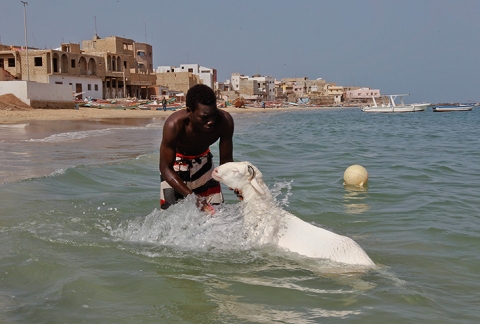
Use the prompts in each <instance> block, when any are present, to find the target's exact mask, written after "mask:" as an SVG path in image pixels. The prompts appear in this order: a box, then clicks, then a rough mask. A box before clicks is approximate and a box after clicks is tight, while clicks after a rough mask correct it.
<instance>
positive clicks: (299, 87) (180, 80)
mask: <svg viewBox="0 0 480 324" xmlns="http://www.w3.org/2000/svg"><path fill="white" fill-rule="evenodd" d="M12 81H27V83H28V86H26V85H20V83H18V82H12ZM198 83H203V84H206V85H208V86H210V87H211V88H212V89H214V90H215V92H216V94H217V98H218V99H219V100H220V101H224V102H225V103H227V102H241V104H251V105H261V104H263V105H265V103H267V104H281V103H283V102H289V103H296V104H309V105H324V106H350V105H357V106H358V105H364V104H368V103H370V102H371V98H372V96H373V97H380V90H378V89H370V88H368V87H346V86H340V85H337V84H335V83H333V82H328V81H326V80H323V79H321V78H319V79H315V80H310V79H308V78H307V77H301V78H293V77H292V78H282V79H281V80H277V79H275V78H274V77H271V76H262V75H253V76H246V75H243V74H241V73H232V74H231V78H230V79H229V80H225V81H218V80H217V70H216V69H215V68H211V67H204V66H201V65H199V64H181V65H180V66H178V67H175V66H158V67H157V68H154V66H153V48H152V46H151V45H150V44H146V43H141V42H136V41H134V40H132V39H128V38H123V37H118V36H109V37H105V38H100V37H98V36H97V35H95V36H94V37H93V38H92V39H91V40H83V41H82V43H81V44H78V43H64V44H61V46H60V47H59V48H55V49H37V48H30V47H29V48H28V51H27V50H25V47H24V46H15V45H5V44H0V95H2V94H6V93H14V94H15V95H16V96H17V97H18V98H20V99H21V100H22V101H24V102H26V103H27V104H29V105H30V106H32V107H34V108H69V107H71V106H72V105H73V102H74V101H73V100H72V99H78V100H87V99H91V98H98V99H105V100H112V99H117V98H135V99H146V100H155V99H161V98H163V97H165V98H167V99H169V100H171V101H172V100H177V101H182V100H184V96H185V93H186V92H187V90H188V89H189V88H190V87H191V86H193V85H195V84H198ZM239 99H240V101H239Z"/></svg>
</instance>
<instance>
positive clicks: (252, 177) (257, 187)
mask: <svg viewBox="0 0 480 324" xmlns="http://www.w3.org/2000/svg"><path fill="white" fill-rule="evenodd" d="M247 167H248V173H249V174H250V177H249V178H248V180H250V184H251V185H252V187H253V188H255V190H257V191H258V193H259V194H261V195H264V194H265V191H263V189H262V187H261V186H260V184H259V183H258V181H257V179H255V175H256V173H255V169H254V168H253V167H252V166H251V165H250V164H249V165H248V166H247Z"/></svg>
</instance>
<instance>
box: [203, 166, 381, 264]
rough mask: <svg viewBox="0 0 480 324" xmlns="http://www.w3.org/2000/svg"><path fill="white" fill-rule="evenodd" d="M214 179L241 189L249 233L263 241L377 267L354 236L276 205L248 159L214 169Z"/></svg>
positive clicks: (324, 256) (338, 259) (314, 256)
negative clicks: (314, 224)
mask: <svg viewBox="0 0 480 324" xmlns="http://www.w3.org/2000/svg"><path fill="white" fill-rule="evenodd" d="M212 176H213V178H214V179H215V180H217V181H220V182H222V183H224V184H225V185H227V186H228V187H230V188H235V189H238V190H241V191H242V196H243V204H244V217H245V224H246V226H247V228H248V233H249V235H250V236H251V237H253V238H254V239H256V240H257V241H258V242H259V243H260V244H277V245H278V246H280V247H282V248H284V249H286V250H288V251H291V252H296V253H298V254H301V255H304V256H307V257H312V258H321V259H328V260H332V261H335V262H341V263H345V264H352V265H362V266H369V267H370V266H374V265H375V264H374V263H373V261H372V260H371V259H370V258H369V257H368V255H367V254H366V253H365V251H364V250H363V249H362V248H361V247H360V246H359V245H358V244H357V243H356V242H355V241H353V240H352V239H350V238H348V237H346V236H342V235H338V234H335V233H332V232H330V231H327V230H325V229H323V228H320V227H316V226H313V225H311V224H309V223H306V222H304V221H302V220H301V219H300V218H298V217H296V216H294V215H292V214H290V213H289V212H287V211H285V210H283V209H281V208H279V207H277V206H275V205H274V203H273V197H272V195H271V194H270V192H269V190H268V187H267V186H266V185H265V184H264V183H263V180H262V173H261V172H260V171H259V170H258V169H257V168H256V167H255V166H254V165H252V164H251V163H249V162H229V163H225V164H222V165H220V166H218V167H217V168H215V170H214V171H213V173H212Z"/></svg>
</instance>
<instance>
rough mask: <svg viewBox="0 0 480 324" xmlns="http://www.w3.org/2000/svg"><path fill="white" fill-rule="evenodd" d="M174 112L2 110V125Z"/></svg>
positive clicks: (268, 110) (234, 110) (246, 110)
mask: <svg viewBox="0 0 480 324" xmlns="http://www.w3.org/2000/svg"><path fill="white" fill-rule="evenodd" d="M344 108H352V107H297V106H293V107H284V108H265V109H264V108H251V107H247V108H234V107H228V108H219V109H223V110H225V111H227V112H229V113H230V114H232V115H235V114H245V113H272V112H285V111H299V110H330V109H344ZM173 112H174V111H173V110H167V111H163V110H138V109H129V110H121V109H104V108H86V107H80V108H79V109H33V108H32V109H22V110H16V109H12V110H5V109H0V124H3V125H8V124H22V123H29V122H32V121H62V120H65V121H72V120H84V121H87V120H99V119H123V118H137V119H138V118H148V119H152V118H155V119H166V118H167V117H168V116H170V115H171V114H172V113H173Z"/></svg>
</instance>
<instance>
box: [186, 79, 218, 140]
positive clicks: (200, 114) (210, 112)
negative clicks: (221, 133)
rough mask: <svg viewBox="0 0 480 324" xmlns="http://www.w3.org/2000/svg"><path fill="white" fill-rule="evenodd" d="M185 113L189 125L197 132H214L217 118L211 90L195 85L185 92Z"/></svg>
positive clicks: (202, 85) (215, 99)
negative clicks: (188, 119) (187, 116)
mask: <svg viewBox="0 0 480 324" xmlns="http://www.w3.org/2000/svg"><path fill="white" fill-rule="evenodd" d="M186 101H187V109H186V110H187V113H188V115H189V117H190V122H191V125H192V127H193V128H194V129H196V130H197V131H199V132H210V131H212V130H214V128H215V123H216V121H217V116H218V108H217V98H216V97H215V92H213V90H212V88H210V87H209V86H206V85H204V84H197V85H195V86H193V87H191V88H190V89H189V90H188V92H187V100H186Z"/></svg>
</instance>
